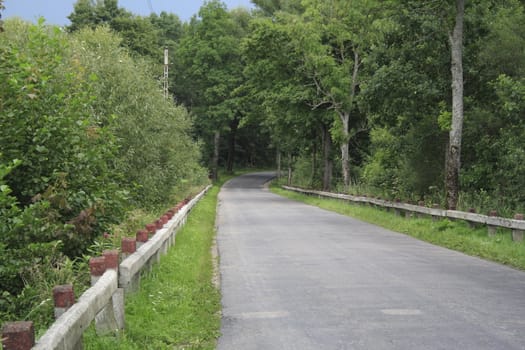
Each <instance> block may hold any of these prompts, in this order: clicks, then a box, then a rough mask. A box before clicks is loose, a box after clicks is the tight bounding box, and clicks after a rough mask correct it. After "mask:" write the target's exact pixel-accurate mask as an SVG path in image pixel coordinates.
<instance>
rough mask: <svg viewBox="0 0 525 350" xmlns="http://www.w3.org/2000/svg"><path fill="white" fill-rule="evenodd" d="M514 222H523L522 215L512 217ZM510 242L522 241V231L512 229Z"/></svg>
mask: <svg viewBox="0 0 525 350" xmlns="http://www.w3.org/2000/svg"><path fill="white" fill-rule="evenodd" d="M514 220H523V214H516V215H514ZM512 240H513V241H514V242H521V241H523V230H518V229H513V230H512Z"/></svg>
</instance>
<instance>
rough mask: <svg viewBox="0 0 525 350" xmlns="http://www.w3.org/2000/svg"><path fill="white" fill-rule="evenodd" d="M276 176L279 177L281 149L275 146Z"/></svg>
mask: <svg viewBox="0 0 525 350" xmlns="http://www.w3.org/2000/svg"><path fill="white" fill-rule="evenodd" d="M277 178H278V179H280V178H281V150H280V149H279V148H277Z"/></svg>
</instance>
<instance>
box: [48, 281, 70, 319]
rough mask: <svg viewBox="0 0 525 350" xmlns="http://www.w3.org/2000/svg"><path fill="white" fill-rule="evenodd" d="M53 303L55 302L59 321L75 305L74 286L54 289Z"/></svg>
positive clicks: (56, 315)
mask: <svg viewBox="0 0 525 350" xmlns="http://www.w3.org/2000/svg"><path fill="white" fill-rule="evenodd" d="M53 301H54V302H55V319H57V318H59V317H60V316H62V315H63V314H64V313H65V312H66V311H67V310H68V309H69V308H70V307H71V306H73V305H74V304H75V293H74V291H73V285H72V284H64V285H61V286H56V287H55V288H53Z"/></svg>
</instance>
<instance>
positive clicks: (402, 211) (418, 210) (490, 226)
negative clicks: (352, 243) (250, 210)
mask: <svg viewBox="0 0 525 350" xmlns="http://www.w3.org/2000/svg"><path fill="white" fill-rule="evenodd" d="M282 187H283V188H284V189H285V190H288V191H293V192H298V193H303V194H307V195H316V196H319V197H326V198H336V199H341V200H345V201H350V202H354V203H357V204H367V205H371V206H377V207H382V208H385V209H386V210H393V211H394V213H395V214H396V215H405V216H406V217H412V216H417V217H422V216H424V215H427V216H431V217H432V218H433V219H438V218H448V219H452V220H458V219H459V220H465V221H467V222H469V223H470V224H471V225H479V224H482V225H486V226H487V231H488V235H489V236H494V235H495V234H496V230H497V228H498V227H502V228H507V229H510V230H512V240H513V241H515V242H521V241H523V236H524V235H523V233H524V231H525V221H524V220H523V214H516V215H514V219H508V218H503V217H499V216H498V214H497V212H496V211H495V210H492V211H491V212H490V213H489V215H481V214H477V213H475V211H474V209H470V210H469V212H463V211H458V210H446V209H440V208H439V207H438V205H436V204H434V205H433V206H432V208H429V207H426V206H425V205H424V203H423V202H419V203H418V205H415V204H407V203H401V202H400V201H394V202H392V201H388V200H384V199H380V198H371V197H366V196H353V195H349V194H340V193H331V192H325V191H315V190H305V189H301V188H297V187H291V186H282Z"/></svg>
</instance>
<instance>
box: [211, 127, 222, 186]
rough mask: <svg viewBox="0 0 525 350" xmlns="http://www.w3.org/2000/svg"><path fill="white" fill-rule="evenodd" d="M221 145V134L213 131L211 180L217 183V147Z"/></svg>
mask: <svg viewBox="0 0 525 350" xmlns="http://www.w3.org/2000/svg"><path fill="white" fill-rule="evenodd" d="M220 144H221V132H220V131H219V130H216V131H215V134H214V135H213V157H212V160H211V169H212V179H213V180H214V181H217V180H218V179H219V147H220Z"/></svg>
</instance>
